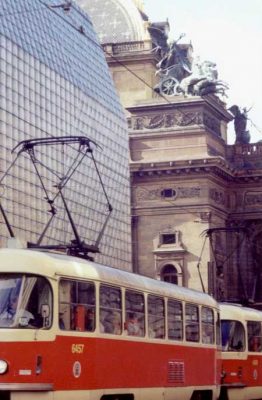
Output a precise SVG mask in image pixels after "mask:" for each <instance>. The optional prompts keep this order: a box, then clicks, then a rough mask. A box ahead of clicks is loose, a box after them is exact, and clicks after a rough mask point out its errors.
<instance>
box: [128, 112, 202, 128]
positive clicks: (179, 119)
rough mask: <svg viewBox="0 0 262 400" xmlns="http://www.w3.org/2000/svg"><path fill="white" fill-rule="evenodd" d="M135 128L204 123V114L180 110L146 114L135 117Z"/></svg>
mask: <svg viewBox="0 0 262 400" xmlns="http://www.w3.org/2000/svg"><path fill="white" fill-rule="evenodd" d="M132 121H133V124H132V125H133V129H134V130H142V129H157V128H170V127H172V126H189V125H201V124H203V115H202V113H201V112H199V111H198V112H180V111H176V112H175V113H172V114H156V115H153V116H152V115H144V116H142V117H133V118H132Z"/></svg>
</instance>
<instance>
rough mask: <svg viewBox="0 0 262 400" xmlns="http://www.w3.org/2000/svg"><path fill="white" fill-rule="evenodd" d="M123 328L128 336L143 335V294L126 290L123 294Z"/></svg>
mask: <svg viewBox="0 0 262 400" xmlns="http://www.w3.org/2000/svg"><path fill="white" fill-rule="evenodd" d="M125 305H126V310H125V318H126V322H125V329H126V331H127V334H128V335H130V336H145V300H144V295H143V294H141V293H138V292H135V291H131V290H127V291H126V294H125Z"/></svg>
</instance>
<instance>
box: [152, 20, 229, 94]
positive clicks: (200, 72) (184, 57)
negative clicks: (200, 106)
mask: <svg viewBox="0 0 262 400" xmlns="http://www.w3.org/2000/svg"><path fill="white" fill-rule="evenodd" d="M148 30H149V33H150V35H151V38H152V41H153V44H154V46H155V47H154V51H156V52H158V53H159V54H160V57H161V59H160V61H159V62H158V63H157V65H156V67H157V71H156V75H158V77H159V83H158V84H157V85H156V86H155V87H154V90H155V91H156V92H157V93H160V94H162V95H167V96H176V95H191V96H203V95H206V94H210V93H213V94H222V95H226V90H227V89H228V85H227V84H226V83H225V82H223V81H221V80H219V79H218V72H217V68H216V64H215V63H214V62H212V61H203V62H200V61H197V62H196V63H193V62H192V59H191V58H190V56H189V53H188V50H189V47H190V45H181V44H179V43H178V42H179V40H180V39H181V38H182V37H183V36H184V34H182V35H180V37H179V38H178V39H177V40H176V41H173V42H171V43H168V33H167V31H166V29H164V25H159V24H151V25H150V26H149V27H148Z"/></svg>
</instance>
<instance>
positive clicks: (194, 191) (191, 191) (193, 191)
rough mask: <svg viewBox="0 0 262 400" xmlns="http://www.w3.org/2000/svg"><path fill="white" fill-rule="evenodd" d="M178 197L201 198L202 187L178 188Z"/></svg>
mask: <svg viewBox="0 0 262 400" xmlns="http://www.w3.org/2000/svg"><path fill="white" fill-rule="evenodd" d="M177 191H178V197H180V198H186V197H199V196H200V187H186V188H183V187H179V188H177Z"/></svg>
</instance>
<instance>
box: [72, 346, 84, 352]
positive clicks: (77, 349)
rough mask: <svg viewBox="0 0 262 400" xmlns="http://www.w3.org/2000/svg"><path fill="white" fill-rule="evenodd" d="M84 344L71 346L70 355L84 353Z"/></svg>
mask: <svg viewBox="0 0 262 400" xmlns="http://www.w3.org/2000/svg"><path fill="white" fill-rule="evenodd" d="M84 347H85V345H84V344H75V343H73V344H72V353H73V354H75V353H77V354H82V353H83V352H84Z"/></svg>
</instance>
